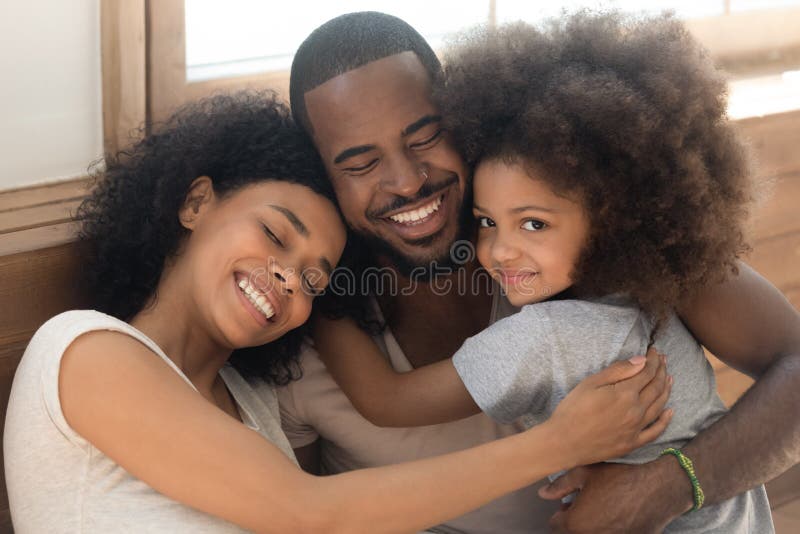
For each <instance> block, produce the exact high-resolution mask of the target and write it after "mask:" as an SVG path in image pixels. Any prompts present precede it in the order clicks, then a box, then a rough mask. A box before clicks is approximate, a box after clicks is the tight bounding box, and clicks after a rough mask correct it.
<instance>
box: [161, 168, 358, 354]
mask: <svg viewBox="0 0 800 534" xmlns="http://www.w3.org/2000/svg"><path fill="white" fill-rule="evenodd" d="M180 218H181V222H182V224H183V225H184V226H185V227H186V228H188V229H189V230H191V234H190V236H189V238H188V239H187V241H186V246H185V249H184V250H183V252H182V253H181V254H180V255H179V256H178V257H177V260H176V271H178V272H179V273H180V276H181V277H183V278H184V279H183V280H179V282H178V283H179V284H180V287H181V288H182V289H181V291H182V292H184V293H185V295H186V297H187V299H186V300H187V301H188V302H187V304H188V305H190V306H192V309H194V310H197V311H196V313H198V314H199V317H198V319H199V321H200V322H201V323H202V324H204V326H205V327H206V328H208V330H209V332H210V333H211V336H212V337H213V338H215V339H217V341H218V342H219V343H220V344H221V345H222V346H226V347H229V348H231V349H233V348H241V347H248V346H256V345H263V344H264V343H268V342H270V341H274V340H275V339H277V338H279V337H280V336H282V335H283V334H285V333H286V332H288V331H289V330H291V329H293V328H296V327H298V326H300V325H301V324H303V323H304V322H305V321H306V320H307V319H308V317H309V315H310V313H311V303H312V301H313V299H314V297H315V296H316V295H317V294H318V293H320V292H321V291H322V290H323V289H324V288H325V287H326V286H327V284H328V281H329V278H330V274H331V270H332V269H333V267H334V266H335V265H336V263H337V262H338V261H339V258H340V256H341V254H342V249H343V248H344V244H345V230H344V226H343V224H342V222H341V220H340V218H339V215H338V213H337V211H336V209H335V208H334V206H333V204H332V203H331V202H330V201H328V200H327V199H325V198H323V197H322V196H320V195H318V194H316V193H314V192H313V191H312V190H311V189H309V188H307V187H305V186H302V185H297V184H291V183H287V182H279V181H269V182H260V183H257V184H253V185H250V186H246V187H244V188H242V189H239V190H237V191H235V192H233V193H231V194H230V195H228V196H226V197H225V198H220V197H218V196H217V195H216V194H215V193H214V192H213V187H212V186H211V181H210V180H209V179H208V178H199V179H198V180H196V181H195V183H194V184H193V187H192V190H191V191H190V193H189V195H187V202H186V205H185V207H184V208H183V209H182V210H181V214H180Z"/></svg>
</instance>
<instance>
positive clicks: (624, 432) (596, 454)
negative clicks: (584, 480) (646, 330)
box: [546, 347, 672, 465]
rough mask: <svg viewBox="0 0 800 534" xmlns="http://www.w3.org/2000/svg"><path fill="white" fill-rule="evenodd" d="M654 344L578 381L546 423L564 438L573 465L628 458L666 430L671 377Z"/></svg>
mask: <svg viewBox="0 0 800 534" xmlns="http://www.w3.org/2000/svg"><path fill="white" fill-rule="evenodd" d="M665 362H666V360H665V358H664V356H663V355H661V354H658V353H657V352H656V351H655V349H654V348H652V347H651V348H650V349H649V350H648V351H647V357H644V356H636V357H634V358H631V359H630V360H623V361H620V362H616V363H614V364H612V365H610V366H609V367H607V368H605V369H603V370H602V371H600V372H599V373H596V374H594V375H592V376H590V377H588V378H586V379H584V380H583V381H582V382H581V383H580V384H578V385H577V386H576V387H575V389H573V390H572V391H571V392H570V393H569V395H567V397H566V398H565V399H564V400H563V401H561V403H560V404H559V405H558V407H557V408H556V410H555V412H554V413H553V415H552V416H551V417H550V419H549V421H548V422H547V423H546V424H549V425H553V426H554V427H555V429H556V435H558V436H563V439H564V441H565V443H564V447H565V448H569V450H570V451H571V453H570V454H571V457H572V458H573V459H574V462H573V464H574V465H584V464H592V463H595V462H601V461H604V460H608V459H610V458H618V457H620V456H625V455H626V454H628V453H629V452H631V451H633V450H634V449H637V448H639V447H641V446H642V445H645V444H647V443H650V442H651V441H653V440H654V439H655V438H657V437H658V436H659V435H660V434H661V433H662V432H663V431H664V429H666V428H667V425H668V424H669V421H670V419H671V417H672V410H664V405H665V404H666V402H667V399H669V393H670V390H671V386H672V378H671V377H669V376H667V372H666V363H665Z"/></svg>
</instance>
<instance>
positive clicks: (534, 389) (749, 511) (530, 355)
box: [453, 297, 774, 534]
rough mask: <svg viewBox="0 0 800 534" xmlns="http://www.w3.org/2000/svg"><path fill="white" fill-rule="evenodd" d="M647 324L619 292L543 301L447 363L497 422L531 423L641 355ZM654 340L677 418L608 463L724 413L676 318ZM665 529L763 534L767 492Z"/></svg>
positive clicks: (680, 441)
mask: <svg viewBox="0 0 800 534" xmlns="http://www.w3.org/2000/svg"><path fill="white" fill-rule="evenodd" d="M652 329H653V324H652V321H651V320H650V319H649V317H648V316H647V315H646V314H644V313H643V312H642V311H641V310H640V309H639V308H637V307H635V306H632V305H631V304H630V302H629V301H628V300H627V299H625V298H623V297H605V298H602V299H597V300H594V301H587V300H558V301H548V302H541V303H537V304H532V305H528V306H524V307H523V308H522V309H521V310H520V311H519V313H517V314H515V315H512V316H510V317H507V318H505V319H503V320H501V321H499V322H497V323H495V324H493V325H492V326H490V327H489V328H488V329H486V330H484V331H482V332H481V333H479V334H478V335H476V336H474V337H472V338H470V339H468V340H467V341H465V342H464V345H463V346H462V347H461V348H460V349H459V351H458V352H457V353H456V354H455V355H454V356H453V364H454V365H455V368H456V370H457V371H458V374H459V375H460V377H461V379H462V380H463V381H464V385H465V386H466V387H467V389H468V390H469V392H470V394H471V395H472V397H473V398H474V399H475V402H476V403H477V404H478V406H480V408H481V410H483V411H484V412H486V413H487V414H489V415H490V416H491V417H493V418H494V419H496V420H498V421H500V422H510V421H514V420H517V419H520V420H521V421H522V422H523V423H524V424H525V425H526V426H528V427H530V426H533V425H536V424H538V423H541V422H543V421H544V420H546V419H547V418H548V417H549V416H550V415H551V414H552V413H553V411H554V410H555V408H556V406H557V405H558V403H559V402H561V400H563V399H564V397H566V395H567V393H569V391H570V390H572V389H573V388H574V387H575V386H577V385H578V383H579V382H580V381H581V380H582V379H584V378H586V377H587V376H588V375H590V374H593V373H596V372H598V371H600V370H601V369H603V368H604V367H606V366H608V365H609V364H611V363H612V362H614V361H617V360H621V359H626V358H630V357H632V356H635V355H637V354H644V353H645V352H646V351H647V345H648V342H649V340H650V335H651V332H652ZM655 346H656V347H657V348H658V349H659V350H660V351H661V352H662V353H664V354H666V355H667V370H668V372H669V373H670V374H671V375H672V377H673V378H674V384H673V387H672V394H671V396H670V400H669V402H668V403H667V406H668V407H670V408H672V409H673V410H674V411H675V414H674V416H673V418H672V421H671V422H670V424H669V426H668V427H667V429H666V430H665V431H664V433H663V434H662V435H661V436H659V438H658V439H656V440H655V441H654V442H653V443H651V444H649V445H646V446H644V447H642V448H640V449H638V450H636V451H634V452H632V453H631V454H629V455H627V456H625V457H624V458H618V459H614V460H612V461H614V462H620V463H632V464H638V463H644V462H648V461H651V460H654V459H656V458H657V457H658V456H659V453H660V452H661V451H663V450H664V449H665V448H667V447H676V448H680V447H682V446H683V445H684V444H686V442H688V441H689V440H690V439H691V438H693V437H694V436H695V435H697V434H698V433H699V432H700V431H701V430H703V429H704V428H706V427H708V426H709V425H711V424H712V423H713V422H714V421H716V420H717V419H719V417H721V416H722V415H723V414H724V413H725V407H724V405H723V404H722V401H721V400H720V399H719V397H718V396H717V393H716V382H715V380H714V372H713V370H712V369H711V366H710V365H709V363H708V361H707V359H706V357H705V355H704V354H703V350H702V348H701V347H700V345H699V344H698V343H697V341H695V339H694V338H693V337H692V335H691V334H690V333H689V331H688V330H686V327H685V326H684V325H683V324H682V323H681V322H680V320H679V319H678V318H677V317H675V316H672V317H670V319H669V321H668V322H666V323H665V325H664V326H662V328H661V329H660V330H659V332H658V334H657V336H656V340H655ZM700 482H701V483H702V479H701V481H700ZM687 488H688V485H687ZM666 531H667V532H698V533H699V532H703V533H720V534H723V533H724V534H731V533H756V532H757V533H759V534H762V533H770V532H774V527H773V525H772V517H771V514H770V509H769V503H768V501H767V495H766V492H765V491H764V487H763V486H759V487H757V488H754V489H752V490H750V491H748V492H746V493H743V494H741V495H738V496H737V497H734V498H733V499H730V500H728V501H725V502H723V503H720V504H717V505H713V506H706V507H704V508H702V509H700V510H698V511H697V512H691V513H688V514H686V515H683V516H681V517H680V518H678V519H676V520H675V521H673V522H672V523H670V525H669V526H668V527H667V529H666Z"/></svg>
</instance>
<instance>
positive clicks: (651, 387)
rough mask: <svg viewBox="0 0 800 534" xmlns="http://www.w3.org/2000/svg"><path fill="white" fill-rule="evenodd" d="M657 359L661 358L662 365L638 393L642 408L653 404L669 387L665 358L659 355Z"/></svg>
mask: <svg viewBox="0 0 800 534" xmlns="http://www.w3.org/2000/svg"><path fill="white" fill-rule="evenodd" d="M659 357H660V358H661V362H662V365H659V366H658V370H657V371H656V376H655V377H653V379H652V380H651V381H650V382H649V383H648V384H647V385H646V386H645V387H644V388H643V389H642V390H641V391H640V392H639V398H640V399H641V401H642V405H643V406H649V405H650V404H651V403H653V402H655V400H656V399H658V398H659V397H661V395H662V394H663V393H664V390H665V389H667V386H668V385H669V381H668V378H669V376H668V375H667V366H666V361H667V360H666V357H665V356H662V355H659ZM660 411H661V410H659V412H660ZM654 418H655V417H654Z"/></svg>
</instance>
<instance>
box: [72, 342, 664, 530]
mask: <svg viewBox="0 0 800 534" xmlns="http://www.w3.org/2000/svg"><path fill="white" fill-rule="evenodd" d="M112 354H113V357H112V356H111V355H112ZM663 367H664V366H663V364H662V363H660V362H659V359H658V358H657V357H650V358H649V359H648V360H647V363H646V365H643V364H642V363H641V362H636V361H635V362H632V363H628V362H619V363H617V364H615V365H613V366H611V367H610V368H608V369H606V370H604V371H602V372H601V373H598V374H597V375H594V376H593V377H590V378H589V379H587V380H585V381H584V382H582V383H581V385H580V386H578V387H577V388H576V389H575V390H574V391H573V393H571V394H570V395H569V396H568V397H567V398H566V399H565V400H564V401H563V402H562V403H561V404H560V405H559V407H558V409H557V410H556V412H555V413H554V415H553V417H552V418H551V419H550V420H549V421H548V422H546V423H544V424H542V425H539V426H537V427H535V428H533V429H531V430H529V431H526V432H523V433H521V434H518V435H515V436H511V437H509V438H504V439H502V440H498V441H496V442H493V443H488V444H485V445H482V446H479V447H475V448H473V449H468V450H465V451H461V452H457V453H452V454H448V455H445V456H441V457H436V458H430V459H426V460H419V461H415V462H410V463H406V464H400V465H395V466H389V467H380V468H373V469H365V470H361V471H355V472H350V473H344V474H340V475H335V476H330V477H321V478H318V477H314V476H312V475H309V474H307V473H304V472H303V471H301V470H300V469H298V468H297V467H296V466H295V465H294V464H293V463H292V462H291V461H290V460H289V459H288V458H286V456H284V455H283V454H282V453H281V452H280V451H279V450H278V449H277V448H276V447H274V446H273V445H272V444H270V443H269V442H268V441H266V440H265V439H263V438H262V437H261V436H260V435H259V434H258V433H256V432H254V431H252V430H250V429H248V428H247V427H245V426H244V425H242V424H241V423H240V422H238V421H236V420H235V419H233V418H231V417H230V416H228V415H227V414H225V413H224V412H223V411H221V410H219V409H218V408H217V407H216V406H214V405H212V404H211V403H209V402H207V401H206V400H205V399H203V398H202V397H201V396H200V395H198V394H197V392H196V391H194V390H192V389H191V388H190V387H188V385H187V384H186V383H185V382H183V380H182V379H181V378H180V377H179V376H178V375H177V374H176V373H175V372H174V371H173V370H172V369H170V368H169V367H168V366H167V365H166V364H165V363H164V362H163V361H162V360H161V359H159V358H158V357H157V356H156V355H154V354H153V353H152V352H150V351H149V350H147V349H146V348H145V347H144V346H143V345H141V344H140V343H139V342H138V341H136V340H134V339H132V338H129V337H127V336H125V335H123V334H119V333H114V332H92V333H90V334H86V335H84V336H81V337H80V338H78V339H77V340H76V341H75V342H74V343H73V344H72V345H71V346H70V347H69V349H68V350H67V351H66V353H65V354H64V357H63V360H62V364H61V370H60V375H59V392H60V400H61V406H62V410H63V412H64V416H65V418H66V420H67V421H68V423H69V424H70V426H71V427H72V428H73V429H74V430H75V431H76V432H78V433H79V434H80V435H81V436H83V437H84V438H85V439H87V440H88V441H89V442H91V443H92V444H93V445H94V446H95V447H97V448H98V449H99V450H101V451H102V452H104V453H105V454H106V455H108V456H109V457H110V458H112V459H113V460H114V461H116V462H117V463H119V464H120V465H121V466H122V467H123V468H124V469H126V470H127V471H128V472H129V473H131V474H132V475H133V476H136V477H137V478H139V479H141V480H143V481H144V482H146V483H147V484H149V485H150V486H151V487H153V488H154V489H156V490H157V491H159V492H161V493H163V494H164V495H166V496H168V497H171V498H173V499H175V500H177V501H180V502H182V503H185V504H187V505H188V506H191V507H193V508H196V509H199V510H202V511H205V512H207V513H210V514H213V515H216V516H219V517H222V518H224V519H227V520H229V521H231V522H233V523H236V524H238V525H240V526H242V527H244V528H247V529H250V530H253V531H257V532H306V531H310V532H353V531H359V532H360V531H370V532H397V531H414V530H419V529H422V528H425V527H428V526H430V525H433V524H437V523H440V522H442V521H445V520H447V519H449V518H451V517H455V516H458V515H461V514H463V513H465V512H467V511H469V510H471V509H474V508H477V507H478V506H481V505H483V504H485V503H486V502H488V501H490V500H493V499H495V498H497V497H499V496H500V495H503V494H505V493H508V492H510V491H514V490H515V489H518V488H520V487H523V486H525V485H528V484H531V483H532V482H534V481H535V480H538V479H540V478H541V477H543V476H544V475H546V474H547V473H551V472H555V471H559V470H561V469H565V468H568V467H571V466H574V465H577V464H581V463H586V462H592V461H598V460H602V459H604V458H607V457H613V456H620V455H623V454H626V453H627V452H629V451H630V450H632V449H633V448H636V447H638V446H640V445H642V444H643V443H646V442H648V441H650V440H652V439H654V438H655V437H656V436H657V435H658V434H659V433H660V432H661V431H663V429H664V428H665V427H666V424H667V423H668V420H669V415H670V413H669V412H663V413H662V412H661V410H662V408H663V406H664V403H665V402H666V397H667V393H668V389H669V388H668V387H667V386H666V378H665V373H664V369H663ZM612 384H613V386H612ZM659 414H660V415H659ZM655 419H657V421H656V423H655V424H653V425H652V426H649V427H648V426H647V423H648V422H649V421H652V420H655ZM575 420H580V421H585V424H581V425H575V424H573V422H574V421H575Z"/></svg>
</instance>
